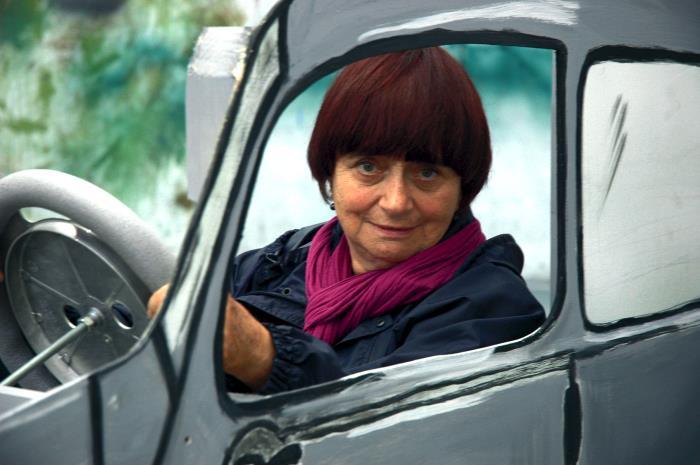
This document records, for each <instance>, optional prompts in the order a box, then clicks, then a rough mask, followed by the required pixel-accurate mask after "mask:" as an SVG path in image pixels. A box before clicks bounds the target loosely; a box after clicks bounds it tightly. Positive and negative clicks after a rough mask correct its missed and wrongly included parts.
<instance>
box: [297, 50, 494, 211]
mask: <svg viewBox="0 0 700 465" xmlns="http://www.w3.org/2000/svg"><path fill="white" fill-rule="evenodd" d="M350 152H355V153H364V154H367V155H383V154H386V155H391V154H405V157H406V160H409V161H422V162H427V163H435V164H442V165H446V166H449V167H450V168H452V169H453V170H455V171H456V172H457V174H459V176H460V178H461V188H462V199H461V204H460V205H461V206H462V207H467V206H468V205H469V204H470V203H471V201H472V200H473V199H474V197H476V195H477V194H478V193H479V191H480V190H481V188H482V187H483V186H484V184H485V183H486V179H487V177H488V172H489V169H490V168H491V142H490V136H489V128H488V124H487V122H486V115H485V114H484V108H483V106H482V105H481V99H480V98H479V94H478V93H477V91H476V89H475V88H474V84H473V83H472V81H471V79H470V78H469V76H468V75H467V73H466V71H465V70H464V68H463V67H462V66H461V65H460V64H459V63H458V62H457V61H456V60H455V59H454V58H452V57H451V56H450V55H449V54H448V53H447V52H446V51H445V50H443V49H441V48H439V47H433V48H423V49H414V50H407V51H403V52H396V53H388V54H385V55H379V56H375V57H371V58H367V59H364V60H360V61H358V62H355V63H353V64H350V65H348V66H347V67H346V68H345V69H344V70H343V71H342V72H341V73H340V74H339V75H338V77H337V78H336V80H335V82H334V83H333V85H332V86H331V87H330V88H329V89H328V92H327V93H326V96H325V98H324V100H323V104H322V105H321V109H320V111H319V113H318V117H317V119H316V126H315V127H314V131H313V133H312V135H311V141H310V142H309V150H308V161H309V166H310V168H311V174H312V175H313V177H314V179H315V180H316V181H317V182H318V185H319V189H320V190H321V195H323V198H324V199H325V200H326V201H329V198H330V196H329V193H328V192H327V190H326V186H327V182H328V180H329V179H330V178H331V176H332V175H333V170H334V168H335V162H336V159H337V157H338V156H339V155H342V154H345V153H350Z"/></svg>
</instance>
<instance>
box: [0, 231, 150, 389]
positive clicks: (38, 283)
mask: <svg viewBox="0 0 700 465" xmlns="http://www.w3.org/2000/svg"><path fill="white" fill-rule="evenodd" d="M4 269H5V270H6V277H5V287H6V289H7V293H8V295H9V297H10V306H11V307H12V311H13V313H14V315H15V318H16V320H17V322H18V323H19V325H20V327H21V329H22V332H23V334H24V336H25V337H26V339H27V341H28V342H29V345H30V346H31V347H32V349H33V350H34V352H36V353H39V352H41V351H43V350H45V349H46V348H47V347H49V345H51V344H53V343H54V342H55V341H57V340H58V339H59V338H61V337H62V336H63V335H64V334H66V333H67V332H69V331H71V330H72V329H73V328H75V327H76V325H77V320H78V319H79V318H81V317H82V316H85V315H87V314H88V312H89V311H90V310H91V309H92V308H96V309H98V311H99V312H100V314H101V315H103V321H102V322H101V323H100V325H99V327H97V328H95V329H94V330H92V331H90V332H89V333H86V334H83V335H81V337H80V338H79V339H77V340H76V341H74V342H71V343H70V344H69V345H67V346H66V347H65V348H64V349H62V350H61V352H60V353H58V354H57V355H55V356H54V357H52V358H51V359H49V360H47V362H46V366H47V367H48V368H49V370H50V371H51V373H52V374H53V375H54V376H55V377H56V378H57V379H59V380H60V381H68V380H71V379H74V378H76V377H77V376H79V375H80V374H84V373H89V372H91V371H94V370H95V369H96V368H98V367H101V366H104V365H105V364H106V363H107V362H109V361H110V360H113V359H115V358H116V357H119V356H121V355H124V354H126V353H127V352H128V351H129V349H130V348H131V347H132V346H133V345H134V344H135V343H136V342H137V341H138V340H139V339H140V337H141V335H142V334H143V331H144V329H145V328H146V325H147V324H148V318H147V316H146V300H147V299H148V296H149V295H150V294H149V292H148V290H147V289H146V287H145V285H144V284H143V283H142V282H141V281H140V280H139V279H138V278H136V276H135V275H133V274H132V273H131V271H130V270H129V268H128V267H127V266H126V265H125V264H124V263H123V262H122V261H121V260H120V259H119V258H118V257H117V256H115V254H114V253H113V252H112V251H111V250H109V249H108V248H107V247H105V246H104V245H103V244H102V243H101V242H100V241H99V240H98V239H97V238H95V237H94V236H93V235H92V234H91V233H89V232H88V231H86V230H84V229H82V228H80V227H79V226H75V225H73V224H72V223H70V222H68V221H65V220H44V221H41V222H38V223H36V224H34V225H32V226H31V227H30V228H29V229H28V230H27V231H25V232H24V233H23V234H22V235H21V236H19V237H18V238H16V239H15V241H14V242H13V244H12V245H11V246H10V248H9V249H8V251H7V257H6V262H5V267H4ZM71 318H72V319H71Z"/></svg>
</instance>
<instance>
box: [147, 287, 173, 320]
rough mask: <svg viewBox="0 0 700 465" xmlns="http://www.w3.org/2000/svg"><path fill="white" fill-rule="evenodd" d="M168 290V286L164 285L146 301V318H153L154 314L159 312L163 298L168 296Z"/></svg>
mask: <svg viewBox="0 0 700 465" xmlns="http://www.w3.org/2000/svg"><path fill="white" fill-rule="evenodd" d="M169 288H170V285H169V284H166V285H165V286H163V287H161V288H160V289H158V290H157V291H156V292H154V293H153V294H152V295H151V298H150V299H148V305H147V309H146V310H147V312H148V318H153V317H154V316H156V314H157V313H158V311H159V310H160V307H161V306H162V305H163V301H164V300H165V296H166V295H167V294H168V289H169Z"/></svg>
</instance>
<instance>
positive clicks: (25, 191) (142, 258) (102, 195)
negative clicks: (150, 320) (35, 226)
mask: <svg viewBox="0 0 700 465" xmlns="http://www.w3.org/2000/svg"><path fill="white" fill-rule="evenodd" d="M25 207H40V208H45V209H47V210H51V211H54V212H56V213H59V214H61V215H63V216H65V217H67V218H69V219H71V220H73V221H75V222H76V223H78V224H80V225H81V226H83V227H85V228H87V229H89V230H91V231H92V232H93V233H94V234H95V235H96V236H97V237H99V238H100V239H101V240H102V241H103V242H104V243H106V244H107V245H109V247H110V248H112V250H114V252H115V253H116V254H117V255H118V256H120V257H121V258H122V259H123V260H124V261H125V262H126V263H128V264H129V265H130V266H131V267H132V268H133V270H134V272H135V273H136V275H137V276H138V277H139V278H140V279H141V280H143V282H144V283H146V286H148V288H149V289H150V290H151V291H154V290H156V289H158V288H159V287H160V286H162V285H163V284H165V283H167V282H168V281H169V280H170V278H171V273H172V271H173V267H174V263H175V257H174V255H173V253H172V252H170V251H169V250H168V249H167V248H166V247H165V246H164V245H163V243H162V242H161V240H160V239H159V238H158V236H157V234H156V233H155V231H153V229H152V228H151V227H150V226H148V225H147V224H146V223H144V222H143V220H141V219H140V218H139V217H138V216H136V214H135V213H134V212H133V211H131V210H130V209H129V208H128V207H127V206H126V205H124V204H123V203H122V202H120V201H119V200H117V199H116V198H115V197H113V196H112V195H111V194H109V193H107V192H105V191H103V190H102V189H100V188H99V187H97V186H95V185H94V184H90V183H89V182H87V181H84V180H82V179H80V178H76V177H75V176H71V175H69V174H66V173H61V172H58V171H51V170H26V171H20V172H17V173H13V174H10V175H8V176H5V177H4V178H2V179H0V231H2V230H3V229H4V227H5V225H6V224H7V222H8V221H9V219H10V218H11V217H12V215H14V214H15V213H16V212H17V211H19V210H20V209H21V208H25Z"/></svg>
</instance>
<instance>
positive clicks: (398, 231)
mask: <svg viewBox="0 0 700 465" xmlns="http://www.w3.org/2000/svg"><path fill="white" fill-rule="evenodd" d="M372 225H373V226H374V227H375V228H377V229H378V230H379V232H380V233H381V234H382V235H384V236H387V237H393V238H397V239H398V238H402V237H406V236H409V235H410V234H411V233H412V232H413V230H414V229H415V227H410V228H399V227H395V226H388V225H382V224H376V223H372Z"/></svg>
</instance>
